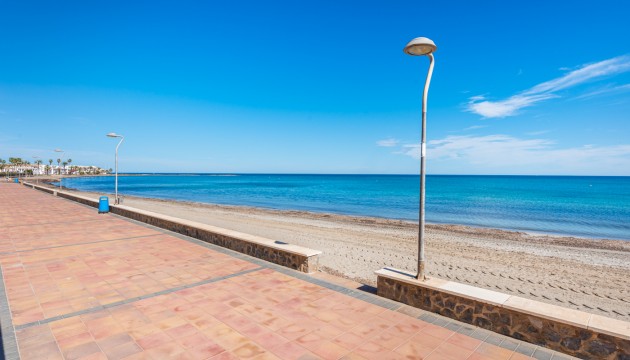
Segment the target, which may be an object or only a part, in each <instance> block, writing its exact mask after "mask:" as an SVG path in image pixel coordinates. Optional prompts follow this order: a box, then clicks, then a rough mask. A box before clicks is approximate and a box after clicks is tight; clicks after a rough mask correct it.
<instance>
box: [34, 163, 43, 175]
mask: <svg viewBox="0 0 630 360" xmlns="http://www.w3.org/2000/svg"><path fill="white" fill-rule="evenodd" d="M42 162H43V161H41V160H39V159H38V160H37V161H35V164H37V173H38V174H39V173H40V171H39V170H40V168H41V166H42ZM39 175H41V174H39Z"/></svg>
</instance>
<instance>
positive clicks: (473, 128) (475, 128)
mask: <svg viewBox="0 0 630 360" xmlns="http://www.w3.org/2000/svg"><path fill="white" fill-rule="evenodd" d="M486 127H488V125H473V126H469V127H467V128H465V129H464V131H466V130H477V129H483V128H486Z"/></svg>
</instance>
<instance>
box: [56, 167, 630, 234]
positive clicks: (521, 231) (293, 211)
mask: <svg viewBox="0 0 630 360" xmlns="http://www.w3.org/2000/svg"><path fill="white" fill-rule="evenodd" d="M119 175H120V174H119ZM152 175H154V174H125V176H152ZM159 175H160V176H161V175H163V174H159ZM179 175H180V174H171V175H168V174H164V176H179ZM184 175H189V174H184ZM207 175H211V176H214V174H200V175H199V176H207ZM93 176H113V175H111V174H107V175H89V176H86V175H78V176H72V177H73V178H74V177H93ZM216 176H238V175H216ZM437 176H440V175H437ZM447 176H451V175H447ZM457 176H476V175H457ZM506 176H512V175H506ZM519 176H520V175H519ZM523 176H526V175H523ZM50 180H52V179H50ZM54 181H57V179H54ZM47 185H50V186H51V187H53V186H52V184H50V183H47ZM64 189H67V190H70V191H76V192H79V193H91V194H95V195H102V194H101V193H97V192H93V191H86V190H80V189H76V188H71V187H64ZM107 195H113V194H112V193H107ZM122 196H124V198H130V199H131V198H135V199H147V200H154V201H164V202H179V203H183V204H193V205H194V204H201V205H209V206H218V207H226V208H232V207H233V208H235V209H245V210H246V209H260V210H264V211H270V212H274V211H277V212H280V213H284V214H301V213H304V214H312V215H323V216H324V217H331V216H333V217H348V218H350V219H355V220H356V219H372V220H384V221H400V222H405V223H409V224H417V223H418V220H409V219H401V218H388V217H379V216H370V215H350V214H343V213H335V212H326V211H315V210H298V209H277V208H272V207H263V206H252V205H233V204H219V203H206V202H196V201H189V200H178V199H162V198H154V197H145V196H137V195H122ZM361 221H362V220H361ZM377 222H378V221H377ZM426 224H427V226H452V227H466V228H471V229H478V230H479V231H484V230H491V231H503V232H507V233H515V234H524V235H528V236H536V237H547V238H550V239H551V238H569V239H574V240H576V241H579V242H581V241H626V242H630V239H620V238H605V237H598V236H587V235H574V234H567V233H561V232H553V233H552V232H545V231H537V230H531V229H514V228H503V227H492V226H483V225H474V224H458V223H446V222H444V223H441V222H427V223H426Z"/></svg>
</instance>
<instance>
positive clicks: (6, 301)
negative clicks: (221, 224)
mask: <svg viewBox="0 0 630 360" xmlns="http://www.w3.org/2000/svg"><path fill="white" fill-rule="evenodd" d="M0 229H1V230H0V265H1V275H2V280H3V281H2V284H0V325H1V329H2V345H3V351H4V355H5V357H6V358H7V359H35V360H40V359H171V358H173V359H241V358H243V359H342V358H343V359H422V358H426V359H471V360H474V359H496V360H502V359H505V360H507V359H515V360H517V359H529V358H536V359H554V360H555V359H568V358H569V357H568V356H566V355H561V354H558V353H555V352H553V351H550V350H547V349H544V348H539V347H536V346H534V345H531V344H527V343H524V342H520V341H517V340H514V339H510V338H506V337H504V336H501V335H498V334H494V333H490V332H488V331H485V330H483V329H479V328H476V327H473V326H471V325H467V324H463V323H460V322H457V321H452V320H450V319H447V318H444V317H440V316H437V315H433V314H430V313H427V312H424V311H421V310H418V309H414V308H411V307H408V306H405V305H401V304H399V303H395V302H392V301H389V300H386V299H383V298H379V297H377V296H375V295H373V294H370V293H366V292H363V291H360V290H357V289H356V288H355V287H356V286H353V284H352V283H351V282H349V281H345V280H342V279H337V278H334V277H332V276H328V275H325V274H315V275H307V274H303V273H299V272H296V271H293V270H289V269H286V268H282V267H280V266H277V265H274V264H271V263H267V262H264V261H261V260H259V259H255V258H251V257H249V256H246V255H242V254H239V253H236V252H232V251H229V250H226V249H223V248H219V247H216V246H213V245H209V244H205V243H202V242H200V241H198V240H195V239H192V238H188V237H185V236H181V235H177V234H174V233H171V232H168V231H165V230H162V229H159V228H155V227H151V226H148V225H145V224H141V223H137V222H134V221H131V220H128V219H125V218H122V217H119V216H115V215H112V214H98V213H97V210H96V209H94V208H90V207H87V206H83V205H80V204H77V203H74V202H71V201H69V200H65V199H61V198H57V197H54V196H52V195H49V194H45V193H42V192H39V191H36V190H32V189H29V188H26V187H24V186H21V185H18V184H13V183H1V184H0Z"/></svg>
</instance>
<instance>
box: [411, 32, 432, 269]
mask: <svg viewBox="0 0 630 360" xmlns="http://www.w3.org/2000/svg"><path fill="white" fill-rule="evenodd" d="M435 50H437V46H435V43H434V42H433V41H432V40H431V39H427V38H425V37H418V38H415V39H413V40H411V41H410V42H409V43H408V44H407V46H405V49H404V52H405V53H406V54H408V55H412V56H422V55H426V56H427V57H428V58H429V72H428V74H427V78H426V80H425V82H424V92H423V93H422V134H421V138H422V140H421V142H420V210H419V212H420V214H419V215H420V216H419V217H420V219H419V223H420V224H419V229H418V274H417V275H416V279H418V280H424V279H425V278H426V277H425V274H424V265H425V258H424V193H425V191H424V190H425V186H426V184H425V172H426V160H425V157H426V153H427V145H426V141H427V134H426V133H427V131H426V130H427V94H428V92H429V84H430V83H431V75H432V74H433V52H435Z"/></svg>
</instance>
